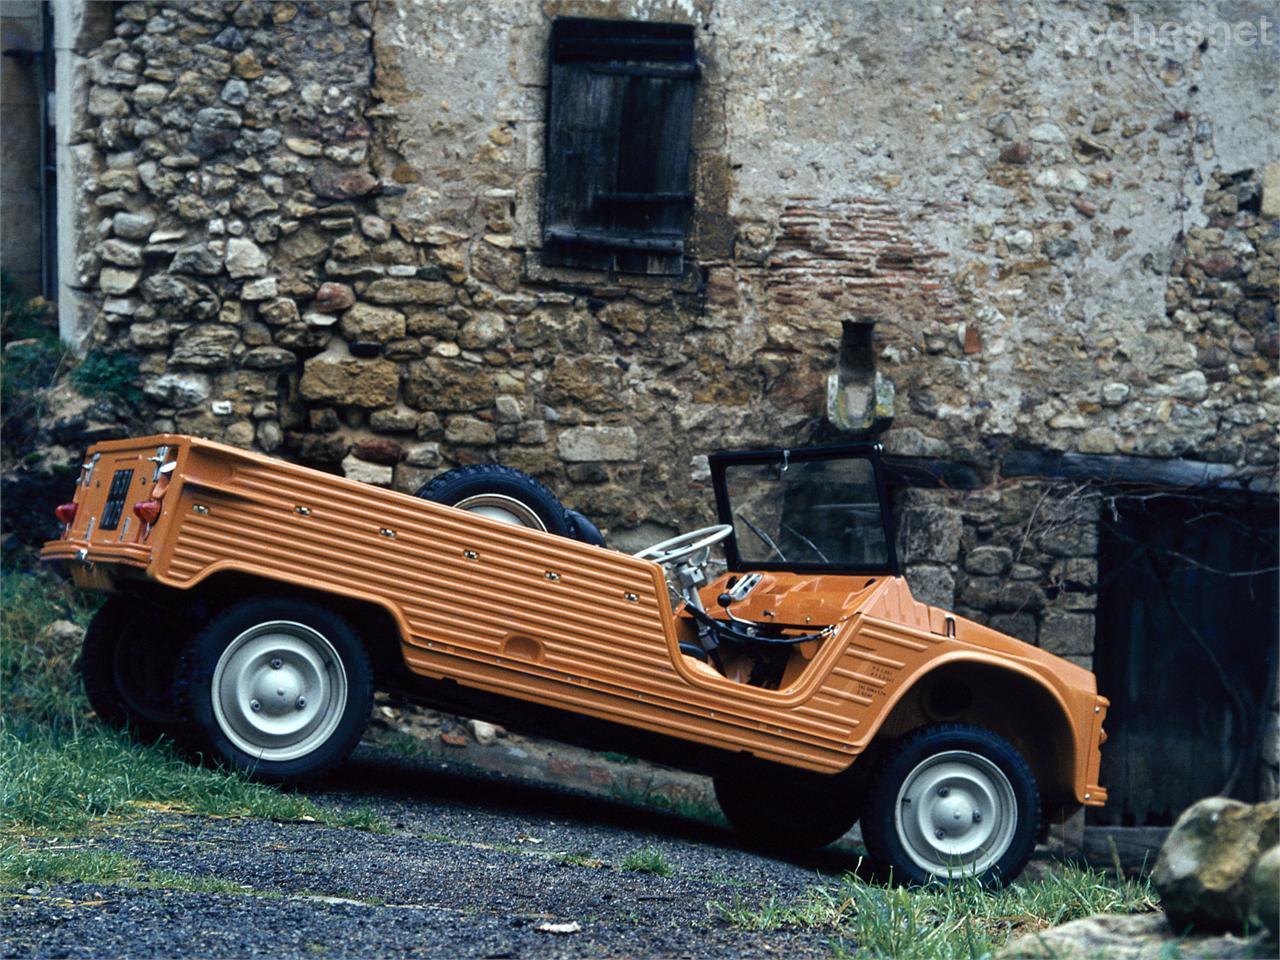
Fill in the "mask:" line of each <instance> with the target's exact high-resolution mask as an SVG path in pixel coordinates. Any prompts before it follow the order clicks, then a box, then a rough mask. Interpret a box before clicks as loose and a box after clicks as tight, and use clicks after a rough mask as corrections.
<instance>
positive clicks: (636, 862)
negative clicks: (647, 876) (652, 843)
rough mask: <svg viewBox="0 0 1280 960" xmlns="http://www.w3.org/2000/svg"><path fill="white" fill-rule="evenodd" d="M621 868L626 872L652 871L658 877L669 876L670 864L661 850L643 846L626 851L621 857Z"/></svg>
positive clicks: (670, 871)
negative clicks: (629, 851)
mask: <svg viewBox="0 0 1280 960" xmlns="http://www.w3.org/2000/svg"><path fill="white" fill-rule="evenodd" d="M622 869H623V870H625V871H626V872H628V873H654V874H657V875H658V876H660V877H669V876H671V873H672V870H671V864H670V863H668V862H667V858H666V857H665V856H663V854H662V851H661V850H655V849H654V848H653V847H645V848H644V849H643V850H636V851H634V852H633V853H628V854H627V855H626V856H625V857H623V858H622Z"/></svg>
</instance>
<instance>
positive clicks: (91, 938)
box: [0, 747, 856, 958]
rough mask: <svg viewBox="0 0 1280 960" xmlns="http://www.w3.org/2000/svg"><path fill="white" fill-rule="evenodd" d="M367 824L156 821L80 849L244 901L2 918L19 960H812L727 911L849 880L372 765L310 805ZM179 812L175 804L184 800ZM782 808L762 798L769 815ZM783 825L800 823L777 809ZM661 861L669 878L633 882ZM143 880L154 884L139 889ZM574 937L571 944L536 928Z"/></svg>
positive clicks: (671, 825) (161, 900) (845, 856)
mask: <svg viewBox="0 0 1280 960" xmlns="http://www.w3.org/2000/svg"><path fill="white" fill-rule="evenodd" d="M308 793H309V795H310V796H311V797H312V798H313V799H314V800H315V801H316V802H317V803H319V804H321V805H334V806H350V805H353V804H358V805H361V806H365V807H369V808H371V809H372V810H374V811H375V812H377V813H378V814H379V815H381V816H382V817H383V818H384V819H385V820H386V821H387V822H388V823H389V824H391V826H392V830H391V832H390V833H381V834H380V833H371V832H367V831H359V830H351V829H336V828H331V827H325V826H321V825H319V824H314V823H276V822H270V821H261V820H247V819H246V820H240V819H215V818H208V817H193V816H175V815H171V814H154V815H151V816H150V817H149V818H148V819H147V820H145V821H143V822H141V823H133V824H130V825H128V826H125V827H120V828H112V829H107V830H102V831H96V832H94V833H93V834H92V835H91V836H90V837H88V838H86V840H85V842H88V843H91V844H92V845H94V846H96V847H98V848H105V849H110V850H114V851H116V852H119V853H121V854H124V855H126V856H129V857H133V858H135V859H137V860H139V861H141V863H142V864H144V866H145V868H147V869H154V870H161V869H163V870H168V871H174V872H178V873H182V874H189V875H193V876H198V877H209V878H219V879H221V880H223V881H231V882H234V883H236V884H241V885H243V887H244V893H242V894H223V893H219V894H205V893H191V892H186V891H179V890H172V889H139V888H137V887H131V886H129V885H121V884H113V885H102V886H98V885H90V884H65V885H45V886H42V887H32V888H30V889H29V890H28V891H27V892H26V894H25V895H21V896H16V897H13V896H10V897H7V898H6V899H5V901H4V902H3V905H2V906H0V952H2V954H3V956H5V957H115V956H122V957H124V956H127V957H139V958H142V957H190V956H199V957H230V956H237V957H239V956H259V955H270V956H272V957H275V958H284V957H307V958H316V957H325V956H330V957H344V956H353V955H356V956H375V955H376V956H435V957H517V956H518V957H573V956H629V957H632V956H634V957H647V956H676V957H684V956H689V957H722V956H723V957H743V956H786V957H797V956H814V955H825V954H829V953H830V952H831V950H832V949H833V947H834V946H835V943H834V942H833V939H832V937H831V936H830V935H829V934H827V933H824V932H822V931H807V930H795V929H793V930H783V931H773V932H766V933H757V932H750V931H744V930H741V929H738V928H736V927H734V926H731V925H730V924H728V923H726V922H725V921H724V920H723V919H721V916H720V910H719V907H718V905H729V904H732V903H734V902H735V900H737V901H740V902H742V903H745V904H750V905H753V906H754V905H759V904H763V903H767V902H768V901H769V900H770V898H777V900H778V901H780V902H782V903H787V902H790V901H791V899H792V898H793V897H795V896H796V895H798V894H800V893H801V892H802V891H803V890H804V889H805V887H806V886H809V885H811V884H812V883H814V882H815V881H816V880H818V878H819V876H820V875H827V876H831V875H838V874H840V873H843V872H844V871H846V870H849V869H852V868H853V867H854V865H855V862H856V857H855V856H854V855H853V854H852V853H851V852H848V851H842V850H839V849H836V850H833V851H827V852H824V853H823V854H821V855H819V856H818V857H816V858H813V859H810V860H807V861H803V862H786V861H781V860H776V859H772V858H769V857H767V856H764V855H761V854H759V853H756V852H752V851H750V850H747V849H744V848H743V847H742V846H741V845H740V844H739V843H738V842H737V841H736V839H735V838H734V837H733V836H732V835H731V834H730V833H729V832H728V831H727V830H725V829H722V828H718V827H714V826H709V825H707V824H704V823H702V822H699V821H696V820H692V819H686V818H682V817H678V816H674V815H668V814H662V813H655V812H652V811H649V810H645V809H641V808H638V807H635V806H632V805H628V804H626V803H622V802H618V801H611V800H602V799H599V798H595V797H587V796H584V795H580V794H574V793H570V792H567V791H563V790H558V789H555V788H550V787H544V786H536V785H531V784H528V783H522V782H519V781H515V780H511V779H506V778H502V777H497V776H493V775H487V774H481V773H475V772H471V771H459V770H456V769H454V768H452V767H450V766H449V765H446V764H442V763H440V762H437V761H426V760H406V759H404V758H402V757H398V756H395V755H393V754H390V753H387V752H383V751H380V750H377V749H374V748H370V747H361V748H360V750H359V751H358V752H357V754H356V756H355V758H354V759H353V760H352V762H351V763H350V764H348V765H347V766H346V767H345V768H344V769H343V770H342V771H341V772H340V773H339V774H338V775H337V776H335V777H334V778H333V779H332V780H331V781H329V782H327V783H325V784H322V785H320V786H319V787H318V788H316V789H313V790H310V791H308ZM175 799H180V798H175ZM769 800H770V798H767V797H762V798H761V801H762V802H769ZM779 815H780V816H785V815H795V816H803V812H802V811H790V812H789V811H786V810H785V808H780V809H779ZM646 847H648V848H652V849H655V850H657V851H659V852H660V853H661V854H662V856H663V858H664V859H665V861H666V862H667V863H668V864H669V865H670V867H671V871H672V872H671V875H670V876H666V877H663V876H658V875H655V874H652V873H641V872H633V871H627V870H624V869H623V866H622V864H623V861H624V859H625V858H626V857H627V855H628V854H632V853H635V852H637V851H639V850H641V849H643V848H646ZM139 879H140V880H143V881H145V880H146V876H145V875H144V876H142V877H140V878H139ZM544 924H556V925H559V924H577V925H578V927H579V929H578V930H577V931H576V932H572V933H554V932H547V931H543V930H539V929H538V927H539V926H540V925H544Z"/></svg>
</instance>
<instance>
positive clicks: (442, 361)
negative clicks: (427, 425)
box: [404, 357, 495, 411]
mask: <svg viewBox="0 0 1280 960" xmlns="http://www.w3.org/2000/svg"><path fill="white" fill-rule="evenodd" d="M404 391H405V396H404V398H405V402H406V403H408V404H409V406H411V407H414V408H415V409H417V410H434V411H443V410H450V411H453V410H457V411H462V410H479V409H481V408H482V407H488V406H490V405H491V404H492V403H493V397H494V393H495V388H494V380H493V373H492V372H490V370H489V368H488V367H484V366H481V365H480V364H477V363H470V362H468V361H466V360H458V359H447V358H444V357H427V358H426V359H425V360H419V361H418V362H417V363H415V364H413V365H412V366H411V367H409V372H408V376H407V377H406V378H405V384H404Z"/></svg>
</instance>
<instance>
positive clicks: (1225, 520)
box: [1089, 496, 1280, 826]
mask: <svg viewBox="0 0 1280 960" xmlns="http://www.w3.org/2000/svg"><path fill="white" fill-rule="evenodd" d="M1276 541H1277V537H1276V510H1275V507H1274V504H1272V505H1271V506H1270V507H1250V506H1240V505H1230V506H1228V505H1224V504H1223V503H1222V502H1214V501H1212V500H1206V499H1197V498H1192V497H1168V496H1157V497H1151V498H1133V499H1125V500H1119V501H1117V502H1116V509H1115V511H1110V510H1108V509H1104V511H1103V520H1102V524H1101V529H1100V537H1099V554H1098V573H1099V597H1098V601H1099V602H1098V632H1097V643H1096V652H1095V661H1094V669H1095V671H1096V672H1097V674H1098V686H1099V689H1100V691H1101V693H1102V694H1103V695H1104V696H1106V697H1108V698H1110V700H1111V710H1110V713H1109V715H1108V717H1107V724H1106V728H1107V731H1108V733H1109V734H1110V740H1109V742H1108V743H1107V744H1106V745H1105V746H1104V747H1103V750H1102V782H1103V784H1104V785H1105V786H1106V787H1107V788H1108V790H1109V792H1110V802H1109V803H1108V805H1107V807H1105V808H1104V809H1102V810H1098V811H1090V815H1089V820H1090V822H1092V823H1096V824H1105V825H1122V826H1160V825H1165V824H1169V823H1171V822H1172V821H1173V819H1174V818H1176V817H1177V815H1178V814H1179V813H1180V812H1181V811H1182V810H1183V809H1185V808H1186V807H1187V806H1189V805H1190V804H1191V803H1193V802H1194V801H1196V800H1199V799H1200V798H1201V797H1205V796H1210V795H1214V794H1223V795H1227V796H1233V797H1236V798H1238V799H1241V800H1254V799H1257V795H1258V786H1259V768H1260V763H1261V760H1260V747H1261V741H1262V735H1263V729H1264V727H1263V724H1264V723H1265V722H1267V720H1268V718H1269V717H1270V716H1271V713H1270V704H1271V698H1272V695H1273V694H1272V690H1273V684H1274V678H1275V672H1276V653H1277V621H1278V617H1280V612H1278V610H1277V589H1276V584H1277V574H1276V570H1275V568H1276V563H1277V559H1276V558H1277V543H1276Z"/></svg>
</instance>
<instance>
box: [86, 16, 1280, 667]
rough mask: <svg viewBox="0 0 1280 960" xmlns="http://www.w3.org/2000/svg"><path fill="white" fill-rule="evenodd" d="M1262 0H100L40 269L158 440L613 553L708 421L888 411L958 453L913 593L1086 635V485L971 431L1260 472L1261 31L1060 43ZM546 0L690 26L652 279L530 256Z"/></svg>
mask: <svg viewBox="0 0 1280 960" xmlns="http://www.w3.org/2000/svg"><path fill="white" fill-rule="evenodd" d="M1268 9H1269V8H1267V6H1266V5H1265V4H1260V5H1250V4H1247V3H1246V4H1230V5H1224V6H1221V7H1218V6H1215V5H1212V4H1210V5H1204V4H1183V5H1163V6H1161V7H1159V8H1154V7H1149V6H1144V5H1135V6H1133V7H1132V9H1130V8H1128V7H1125V6H1123V5H1118V4H1113V5H1110V6H1108V7H1106V8H1098V7H1096V6H1095V5H1093V4H1084V3H1080V4H1073V3H1067V4H1055V5H1052V6H1051V7H1050V6H1045V7H1041V6H1037V5H1034V4H1028V5H1022V6H1015V5H1012V4H982V5H975V6H974V7H968V6H966V7H963V8H956V9H952V8H950V7H944V6H942V5H932V4H924V3H921V4H908V5H906V6H892V7H891V6H888V5H881V4H866V5H850V4H845V3H838V2H831V3H811V2H806V3H789V2H784V0H773V2H770V3H768V4H757V3H748V2H745V0H720V2H713V0H697V2H694V3H692V4H682V3H676V2H666V0H627V2H622V0H618V2H603V0H601V2H598V3H593V2H556V0H546V2H535V0H520V2H512V3H503V4H486V5H479V4H474V3H467V2H462V0H456V2H454V0H447V2H432V3H425V2H416V0H378V2H376V3H348V2H336V0H335V2H307V3H302V2H299V3H294V2H281V3H274V4H267V3H261V2H258V3H255V2H253V0H244V2H234V0H228V2H221V0H217V2H215V0H205V2H167V3H166V2H151V3H141V2H134V3H124V4H120V5H118V6H117V7H116V8H115V16H116V21H115V28H114V29H115V36H114V38H113V39H110V40H109V41H107V42H105V43H102V44H101V45H100V46H98V47H97V49H96V50H92V51H88V54H89V56H88V59H87V61H86V69H85V78H84V79H85V80H86V81H87V85H86V87H85V89H84V96H83V103H82V104H81V107H82V110H83V113H82V116H81V122H80V124H79V129H80V131H81V136H80V142H79V143H78V144H77V145H76V146H75V147H74V148H73V161H74V164H75V167H76V168H77V169H78V170H80V171H81V172H82V178H81V180H82V183H83V191H82V195H81V201H82V209H81V210H80V213H81V214H82V216H81V222H82V223H83V224H84V225H85V226H84V228H83V234H84V236H83V237H82V238H81V240H82V243H81V248H82V249H83V251H84V255H83V256H82V257H81V259H80V262H79V263H78V264H77V265H76V267H77V269H76V271H75V273H76V280H75V282H76V283H78V284H79V285H80V286H81V287H82V288H83V289H84V290H85V291H86V292H87V293H88V294H89V295H90V297H91V298H92V299H93V301H94V302H95V303H96V306H97V311H96V315H92V314H91V315H90V316H89V318H88V319H89V320H91V321H92V323H93V332H94V336H95V338H96V342H97V344H98V349H103V350H126V351H129V352H131V353H132V354H134V355H136V356H137V357H138V359H139V362H140V365H141V377H142V384H141V385H142V388H143V391H144V392H145V395H146V397H147V398H148V407H147V411H146V416H147V419H148V421H149V424H150V426H152V427H154V428H155V429H157V430H179V431H184V432H193V433H199V434H203V435H205V436H211V437H215V438H219V439H223V440H227V441H229V442H232V443H235V444H240V445H245V446H255V447H257V448H259V449H262V450H265V451H267V452H271V453H275V454H277V455H281V456H287V457H291V458H295V459H299V460H301V461H303V462H306V463H310V464H313V465H317V466H321V467H323V468H326V469H332V470H341V471H343V472H345V473H346V474H348V475H349V476H353V477H357V478H359V479H361V480H365V481H368V482H372V483H380V484H387V485H392V486H395V487H397V488H399V489H403V490H410V491H411V490H414V489H415V488H416V487H417V486H418V485H419V484H421V483H422V482H423V481H424V480H426V479H427V478H429V477H430V476H431V475H433V474H434V473H436V472H438V471H439V470H441V469H444V468H446V467H448V466H450V465H453V464H459V463H468V462H473V461H477V460H490V459H492V460H499V461H502V462H505V463H509V464H511V465H513V466H516V467H520V468H522V469H525V470H528V471H530V472H532V473H534V474H536V475H537V476H538V477H540V478H541V479H543V480H545V481H546V482H548V483H549V484H550V485H551V486H552V487H553V488H555V489H556V491H557V492H558V493H559V494H561V495H562V496H563V497H564V499H565V500H566V501H567V502H569V503H571V504H572V505H573V506H575V507H578V508H579V509H582V510H584V511H585V512H587V513H588V514H589V515H591V516H592V517H594V518H595V519H596V520H597V521H598V522H599V523H600V524H601V525H602V526H604V527H606V528H607V529H608V531H609V533H610V536H611V538H612V539H613V540H614V542H617V543H620V544H622V545H629V544H631V543H633V542H634V543H637V544H638V543H640V542H642V541H645V540H651V539H653V538H654V537H656V536H657V535H658V534H659V533H661V532H666V531H670V530H671V529H673V528H682V527H688V526H689V525H692V524H696V523H700V522H705V521H706V520H708V519H709V517H710V511H711V496H710V491H709V490H708V489H707V487H706V485H705V479H706V472H705V461H703V460H702V459H701V456H702V455H703V454H705V452H706V451H707V450H709V449H712V448H717V447H732V446H745V445H755V444H762V445H763V444H768V445H774V444H800V443H803V442H806V441H807V440H809V439H811V438H813V437H818V436H821V437H826V438H830V437H832V436H835V435H838V431H837V429H836V428H837V427H845V428H849V427H854V428H856V427H859V426H862V427H868V426H871V425H873V424H874V425H877V426H884V425H885V424H886V423H890V424H891V425H890V426H889V429H888V431H887V432H886V433H884V434H883V439H884V442H885V444H886V447H887V449H888V451H889V452H890V453H891V454H895V455H899V456H906V457H922V458H931V459H935V460H947V461H951V462H954V463H958V464H961V465H964V466H966V467H968V468H970V469H971V470H972V471H974V473H975V475H976V476H978V477H979V478H980V482H979V483H978V484H977V486H978V487H979V489H977V490H974V491H970V492H966V493H947V494H944V493H940V492H937V491H932V492H929V491H912V492H910V493H909V494H907V495H905V498H904V501H903V508H904V514H903V528H904V533H903V536H904V537H905V538H906V541H905V545H906V546H907V548H908V549H907V550H906V556H907V558H908V562H909V567H910V573H909V575H910V577H911V579H912V581H913V583H914V584H915V586H916V587H917V589H919V590H920V591H921V593H922V594H923V595H924V596H926V597H929V598H931V599H935V600H937V601H940V602H944V603H948V604H954V605H955V606H957V607H958V608H959V609H960V610H961V612H965V613H969V614H972V615H974V616H978V617H979V618H981V619H984V620H988V621H989V622H991V623H993V624H994V625H996V626H998V627H1000V628H1002V629H1006V630H1008V631H1009V632H1011V633H1014V634H1016V635H1019V636H1022V637H1024V638H1026V639H1029V640H1036V641H1038V642H1040V643H1042V644H1043V645H1045V646H1046V647H1050V648H1052V649H1055V650H1057V651H1059V652H1062V653H1064V654H1067V655H1069V656H1073V657H1077V658H1080V659H1082V660H1083V659H1087V658H1088V656H1089V654H1090V653H1091V650H1092V642H1093V629H1092V613H1091V609H1092V602H1093V601H1092V595H1093V587H1094V584H1095V581H1096V563H1095V562H1094V554H1095V552H1096V536H1095V535H1094V533H1093V524H1092V518H1091V516H1090V515H1089V513H1088V510H1089V509H1091V508H1084V507H1081V506H1080V505H1079V504H1078V503H1074V504H1071V503H1069V504H1068V505H1067V506H1063V507H1062V509H1063V510H1066V511H1067V512H1066V514H1064V515H1062V516H1059V515H1057V514H1056V513H1055V512H1054V511H1055V510H1056V509H1057V507H1055V504H1056V503H1057V498H1056V494H1053V489H1052V485H1051V484H1046V482H1037V481H1031V480H1020V481H1010V480H1007V479H1002V473H1001V464H1002V459H1003V457H1004V455H1005V453H1006V452H1007V451H1008V450H1011V449H1028V448H1030V449H1042V450H1049V451H1065V452H1076V453H1085V454H1101V455H1109V454H1127V455H1137V456H1145V457H1154V458H1170V457H1190V458H1192V459H1199V460H1206V461H1212V462H1215V463H1219V464H1223V465H1226V466H1227V467H1229V468H1231V469H1236V470H1238V471H1240V472H1241V473H1242V474H1247V473H1249V472H1255V473H1263V474H1269V473H1271V472H1273V471H1274V466H1275V463H1276V457H1277V455H1276V444H1275V428H1274V424H1275V423H1276V422H1277V419H1280V387H1278V382H1280V381H1277V379H1276V377H1275V361H1276V355H1277V334H1276V329H1277V328H1276V316H1275V305H1276V300H1277V256H1278V255H1280V240H1278V239H1277V222H1278V221H1277V216H1278V215H1280V168H1277V166H1276V165H1275V164H1274V162H1273V161H1274V159H1275V158H1274V156H1272V154H1271V152H1270V146H1269V145H1270V144H1273V143H1274V142H1275V140H1276V135H1277V132H1278V131H1277V119H1276V117H1277V115H1280V111H1276V110H1274V109H1272V108H1273V107H1274V106H1275V105H1276V92H1275V86H1276V81H1275V76H1274V69H1273V67H1274V55H1275V45H1274V37H1273V38H1272V42H1271V43H1270V45H1268V44H1266V43H1263V42H1261V41H1260V40H1259V41H1258V42H1255V43H1253V44H1248V43H1230V42H1222V43H1220V42H1218V40H1217V39H1215V38H1214V36H1215V35H1213V34H1211V39H1210V41H1209V42H1207V43H1205V44H1198V43H1195V42H1192V41H1191V40H1190V39H1188V38H1187V37H1186V36H1184V35H1181V34H1179V35H1175V36H1167V35H1154V34H1153V35H1152V36H1151V38H1150V39H1149V40H1148V39H1141V38H1140V42H1138V43H1136V44H1135V43H1131V42H1127V38H1128V35H1127V34H1125V33H1124V31H1123V30H1121V31H1120V33H1119V39H1105V38H1104V39H1101V40H1100V39H1099V37H1100V31H1103V30H1105V29H1106V28H1107V27H1109V26H1113V25H1119V26H1121V27H1124V26H1125V25H1126V24H1129V23H1130V22H1131V17H1138V18H1146V19H1152V18H1156V17H1157V14H1158V15H1159V18H1162V19H1166V20H1171V21H1175V22H1181V23H1188V22H1193V21H1199V22H1204V23H1209V24H1218V23H1230V24H1234V23H1238V22H1244V21H1248V20H1252V21H1254V22H1257V21H1258V20H1259V18H1260V17H1262V16H1263V15H1264V14H1265V13H1266V12H1267V10H1268ZM561 14H574V15H597V16H622V17H635V18H652V19H667V20H679V21H686V22H692V23H694V24H695V26H696V27H697V31H696V33H697V43H698V49H699V58H700V62H701V65H702V69H703V73H702V78H701V80H700V81H699V92H698V98H697V102H696V105H695V122H694V136H693V149H694V174H693V188H694V193H695V208H694V211H693V217H692V224H691V227H690V238H689V247H690V250H689V253H690V256H689V260H690V261H691V262H692V264H693V268H692V269H691V270H690V271H688V272H687V273H686V275H685V276H683V277H680V278H676V279H668V280H663V279H660V278H659V279H655V278H642V277H636V276H629V275H603V274H591V273H584V272H581V271H577V272H575V271H567V270H563V269H558V268H552V267H548V266H547V265H545V264H544V263H543V262H542V260H541V257H540V247H541V233H540V222H539V218H540V201H541V196H542V192H543V183H544V178H545V170H544V167H543V161H542V154H543V139H544V137H545V123H544V121H545V113H546V77H547V62H546V57H547V36H548V30H549V24H550V19H551V18H552V17H553V16H556V15H561ZM1099 18H1101V22H1096V23H1095V21H1098V20H1099ZM1091 24H1092V25H1093V29H1092V32H1091V30H1090V25H1091ZM1241 91H1249V92H1250V94H1249V95H1247V96H1244V95H1241ZM1268 163H1270V164H1271V165H1270V166H1268V165H1267V164H1268ZM850 321H852V322H854V323H855V324H862V325H863V326H862V327H860V328H858V329H860V330H862V331H863V333H864V335H863V336H860V337H854V338H853V340H852V341H850V333H849V330H848V328H847V324H848V323H849V322H850ZM866 325H873V326H874V333H873V334H872V335H871V336H865V331H866V329H867V327H866ZM851 343H852V344H853V345H852V346H851V345H850V344H851ZM850 351H852V352H853V353H854V354H856V355H855V356H853V359H852V361H850V359H849V357H850ZM859 351H860V352H859ZM833 377H834V381H833ZM1046 490H1048V491H1049V492H1050V493H1051V494H1053V495H1050V496H1047V497H1046ZM1028 531H1030V533H1028Z"/></svg>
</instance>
